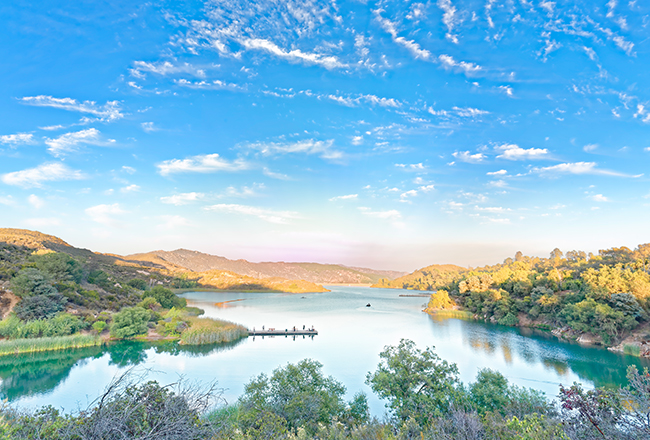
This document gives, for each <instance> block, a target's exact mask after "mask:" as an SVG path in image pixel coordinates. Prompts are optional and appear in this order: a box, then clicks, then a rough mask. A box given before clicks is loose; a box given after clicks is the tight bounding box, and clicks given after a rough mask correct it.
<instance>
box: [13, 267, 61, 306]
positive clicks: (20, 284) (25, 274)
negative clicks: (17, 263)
mask: <svg viewBox="0 0 650 440" xmlns="http://www.w3.org/2000/svg"><path fill="white" fill-rule="evenodd" d="M11 290H12V291H13V293H14V294H16V295H18V296H20V297H21V298H24V297H27V296H32V295H49V294H55V293H58V292H57V290H56V288H54V286H52V282H51V280H50V277H49V276H47V275H46V274H44V273H43V272H42V271H40V270H39V269H35V268H33V267H29V268H26V269H23V270H21V271H20V272H19V273H18V275H16V276H15V277H14V278H13V279H12V280H11Z"/></svg>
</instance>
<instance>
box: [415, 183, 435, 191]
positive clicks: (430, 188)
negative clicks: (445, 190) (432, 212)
mask: <svg viewBox="0 0 650 440" xmlns="http://www.w3.org/2000/svg"><path fill="white" fill-rule="evenodd" d="M434 189H436V188H435V186H434V185H433V184H431V185H423V186H420V187H419V188H418V190H420V191H422V192H430V191H433V190H434Z"/></svg>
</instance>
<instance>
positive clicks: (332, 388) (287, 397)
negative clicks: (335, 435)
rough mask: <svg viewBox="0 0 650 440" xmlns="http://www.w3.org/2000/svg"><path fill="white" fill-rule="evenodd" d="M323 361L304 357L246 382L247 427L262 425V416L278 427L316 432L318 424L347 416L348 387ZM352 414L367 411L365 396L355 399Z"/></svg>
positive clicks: (244, 413) (242, 400)
mask: <svg viewBox="0 0 650 440" xmlns="http://www.w3.org/2000/svg"><path fill="white" fill-rule="evenodd" d="M321 369H322V364H321V363H320V362H318V361H314V360H312V359H304V360H302V361H300V362H298V363H297V364H295V365H294V364H287V366H286V367H283V368H278V369H276V370H274V371H273V374H272V375H271V377H267V376H266V375H265V374H261V375H259V376H258V377H257V378H256V379H253V380H252V381H251V382H250V383H248V384H247V385H246V386H245V389H244V395H243V396H242V397H240V399H239V403H240V406H241V411H242V415H241V421H242V424H243V426H244V428H245V429H250V428H253V429H259V427H258V426H257V425H258V422H259V420H264V419H269V420H272V421H273V425H274V426H276V428H277V429H280V430H281V428H282V426H285V424H286V427H287V428H288V429H293V430H295V429H297V428H298V427H304V428H305V429H307V430H308V431H309V432H311V433H313V432H315V430H316V429H317V428H318V424H319V423H322V424H329V423H330V421H331V420H332V419H333V418H344V417H345V415H346V404H345V401H344V400H343V395H344V394H345V387H344V386H343V384H341V383H340V382H339V381H337V380H336V379H334V378H332V377H325V376H324V375H323V373H322V372H321ZM352 407H353V408H352V411H351V412H349V413H350V414H351V413H353V414H356V415H360V414H363V413H367V404H366V405H365V407H364V402H363V400H362V399H361V398H359V397H356V398H355V400H354V401H353V405H352Z"/></svg>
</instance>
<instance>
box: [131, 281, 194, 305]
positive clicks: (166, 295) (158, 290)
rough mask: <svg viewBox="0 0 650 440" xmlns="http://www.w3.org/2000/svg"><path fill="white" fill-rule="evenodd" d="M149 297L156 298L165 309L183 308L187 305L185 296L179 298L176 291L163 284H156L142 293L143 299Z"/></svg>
mask: <svg viewBox="0 0 650 440" xmlns="http://www.w3.org/2000/svg"><path fill="white" fill-rule="evenodd" d="M149 297H151V298H154V299H155V300H156V301H158V303H159V304H160V305H161V306H162V307H163V308H165V309H171V308H172V307H176V308H183V307H185V306H186V305H187V300H186V299H185V298H179V297H178V296H176V295H174V292H172V291H171V290H169V289H165V288H164V287H162V286H156V287H154V288H153V289H151V290H149V291H147V292H145V293H144V294H143V295H142V298H143V299H144V298H149Z"/></svg>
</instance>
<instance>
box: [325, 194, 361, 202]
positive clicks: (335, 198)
mask: <svg viewBox="0 0 650 440" xmlns="http://www.w3.org/2000/svg"><path fill="white" fill-rule="evenodd" d="M358 197H359V194H348V195H346V196H336V197H332V198H331V199H329V200H330V202H336V201H338V200H356V199H357V198H358Z"/></svg>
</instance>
